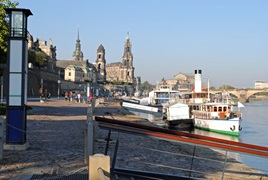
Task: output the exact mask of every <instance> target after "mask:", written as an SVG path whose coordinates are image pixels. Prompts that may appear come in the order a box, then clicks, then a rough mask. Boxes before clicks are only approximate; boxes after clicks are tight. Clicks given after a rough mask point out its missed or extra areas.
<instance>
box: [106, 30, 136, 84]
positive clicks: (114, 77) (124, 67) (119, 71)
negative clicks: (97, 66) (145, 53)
mask: <svg viewBox="0 0 268 180" xmlns="http://www.w3.org/2000/svg"><path fill="white" fill-rule="evenodd" d="M131 47H132V45H131V42H130V38H129V34H128V35H127V37H126V41H125V44H124V53H123V56H122V62H114V63H110V64H107V66H106V81H108V82H114V81H119V82H124V83H126V84H136V79H135V77H134V70H135V68H134V66H133V54H132V52H131Z"/></svg>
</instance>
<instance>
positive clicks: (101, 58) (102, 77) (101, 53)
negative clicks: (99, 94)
mask: <svg viewBox="0 0 268 180" xmlns="http://www.w3.org/2000/svg"><path fill="white" fill-rule="evenodd" d="M96 69H97V70H98V73H99V78H98V79H99V81H102V82H104V81H106V60H105V49H104V47H103V45H102V44H100V45H99V47H98V49H97V60H96Z"/></svg>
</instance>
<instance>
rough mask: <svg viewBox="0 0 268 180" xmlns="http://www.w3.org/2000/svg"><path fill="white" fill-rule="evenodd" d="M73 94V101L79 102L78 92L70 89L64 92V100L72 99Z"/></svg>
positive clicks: (79, 95)
mask: <svg viewBox="0 0 268 180" xmlns="http://www.w3.org/2000/svg"><path fill="white" fill-rule="evenodd" d="M73 96H74V97H75V101H76V102H78V103H80V102H81V94H80V93H78V92H75V93H73V92H72V91H69V92H68V91H66V92H65V101H70V102H71V101H73Z"/></svg>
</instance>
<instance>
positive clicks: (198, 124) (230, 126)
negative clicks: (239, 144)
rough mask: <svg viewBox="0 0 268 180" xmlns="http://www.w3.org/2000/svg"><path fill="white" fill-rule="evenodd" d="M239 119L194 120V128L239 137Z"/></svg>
mask: <svg viewBox="0 0 268 180" xmlns="http://www.w3.org/2000/svg"><path fill="white" fill-rule="evenodd" d="M240 122H241V119H239V118H234V119H228V120H227V119H202V118H197V117H195V118H194V127H195V128H198V129H202V130H206V131H212V132H217V133H221V134H227V135H231V136H239V132H240Z"/></svg>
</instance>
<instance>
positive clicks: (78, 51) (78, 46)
mask: <svg viewBox="0 0 268 180" xmlns="http://www.w3.org/2000/svg"><path fill="white" fill-rule="evenodd" d="M83 57H84V55H83V53H82V51H81V44H80V39H79V29H78V35H77V40H76V45H75V51H74V53H73V60H74V61H83Z"/></svg>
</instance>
